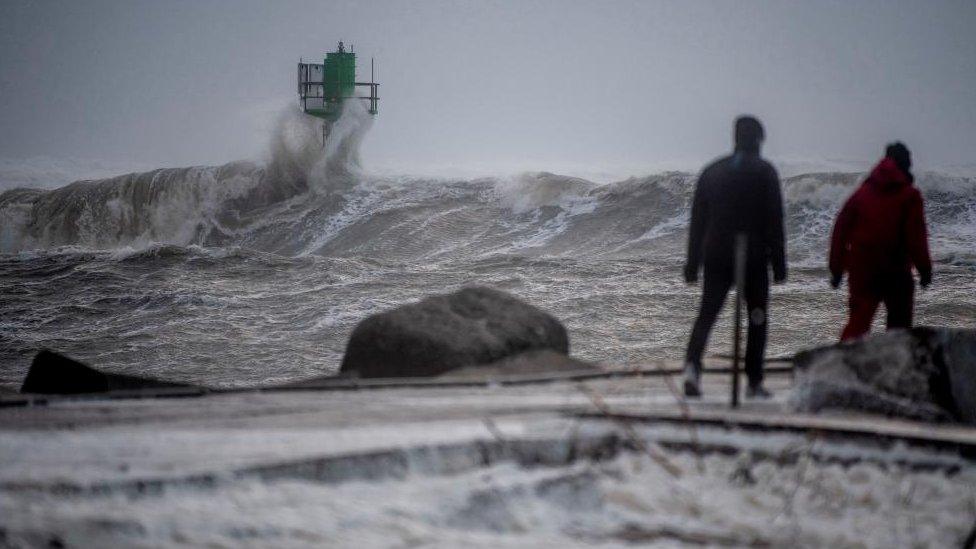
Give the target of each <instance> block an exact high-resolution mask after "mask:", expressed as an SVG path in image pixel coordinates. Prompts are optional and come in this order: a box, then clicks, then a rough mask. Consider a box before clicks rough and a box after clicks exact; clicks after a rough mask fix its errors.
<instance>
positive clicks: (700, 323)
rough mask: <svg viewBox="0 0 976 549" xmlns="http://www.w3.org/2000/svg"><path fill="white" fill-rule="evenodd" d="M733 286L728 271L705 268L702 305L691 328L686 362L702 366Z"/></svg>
mask: <svg viewBox="0 0 976 549" xmlns="http://www.w3.org/2000/svg"><path fill="white" fill-rule="evenodd" d="M731 286H732V277H731V276H728V274H727V273H724V272H721V271H719V270H707V269H706V270H705V273H704V282H703V284H702V297H701V306H700V307H699V310H698V318H696V319H695V324H694V326H693V327H692V329H691V338H690V339H689V341H688V349H687V351H686V352H685V362H686V363H690V364H694V365H695V366H698V367H700V366H701V358H702V354H703V353H704V352H705V345H706V344H707V343H708V335H709V333H710V332H711V331H712V326H713V325H714V324H715V319H716V318H717V317H718V313H719V312H720V311H721V310H722V305H723V304H724V303H725V296H726V295H727V294H728V293H729V288H730V287H731Z"/></svg>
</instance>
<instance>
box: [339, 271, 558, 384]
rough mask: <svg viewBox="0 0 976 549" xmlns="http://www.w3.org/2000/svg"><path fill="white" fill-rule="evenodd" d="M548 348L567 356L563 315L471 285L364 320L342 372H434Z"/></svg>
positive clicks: (371, 374) (383, 374)
mask: <svg viewBox="0 0 976 549" xmlns="http://www.w3.org/2000/svg"><path fill="white" fill-rule="evenodd" d="M545 349H548V350H552V351H555V352H556V353H559V354H561V355H566V354H568V353H569V336H568V335H567V334H566V328H564V327H563V325H562V324H561V323H560V322H559V321H558V320H556V319H555V318H554V317H552V316H551V315H549V314H547V313H545V312H543V311H541V310H539V309H537V308H535V307H533V306H531V305H529V304H527V303H525V302H523V301H521V300H519V299H517V298H515V297H513V296H511V295H509V294H506V293H504V292H500V291H497V290H493V289H490V288H485V287H468V288H464V289H462V290H460V291H458V292H455V293H452V294H447V295H438V296H432V297H428V298H427V299H424V300H423V301H420V302H418V303H413V304H409V305H404V306H401V307H397V308H396V309H393V310H390V311H386V312H382V313H378V314H375V315H372V316H370V317H368V318H366V319H365V320H363V321H362V322H360V323H359V325H358V326H356V328H355V330H353V333H352V336H350V338H349V343H348V345H347V346H346V354H345V356H344V357H343V359H342V366H341V368H340V372H342V373H346V374H354V375H359V376H360V377H364V378H366V377H422V376H436V375H440V374H443V373H445V372H448V371H451V370H455V369H458V368H462V367H465V366H476V365H484V364H490V363H492V362H496V361H499V360H502V359H507V358H511V357H514V356H515V355H518V354H519V353H523V352H526V351H537V350H545Z"/></svg>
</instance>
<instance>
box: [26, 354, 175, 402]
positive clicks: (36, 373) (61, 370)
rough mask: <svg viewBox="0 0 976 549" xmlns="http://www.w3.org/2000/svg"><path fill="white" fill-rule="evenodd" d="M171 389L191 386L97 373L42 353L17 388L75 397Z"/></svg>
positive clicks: (31, 391)
mask: <svg viewBox="0 0 976 549" xmlns="http://www.w3.org/2000/svg"><path fill="white" fill-rule="evenodd" d="M172 387H191V386H190V385H185V384H182V383H172V382H168V381H159V380H157V379H149V378H143V377H136V376H127V375H122V374H111V373H104V372H99V371H98V370H96V369H94V368H91V367H89V366H87V365H85V364H82V363H81V362H78V361H77V360H72V359H70V358H68V357H66V356H64V355H60V354H58V353H55V352H53V351H48V350H47V349H45V350H43V351H41V352H39V353H37V356H35V357H34V361H33V362H32V363H31V367H30V370H28V371H27V377H26V378H24V383H23V385H21V387H20V392H21V393H34V394H45V395H76V394H83V393H105V392H108V391H118V390H131V389H159V388H172Z"/></svg>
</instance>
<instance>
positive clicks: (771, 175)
mask: <svg viewBox="0 0 976 549" xmlns="http://www.w3.org/2000/svg"><path fill="white" fill-rule="evenodd" d="M764 138H765V134H764V131H763V127H762V124H760V123H759V121H758V120H756V119H755V118H753V117H751V116H742V117H740V118H738V119H737V120H736V121H735V151H734V152H733V154H732V155H730V156H726V157H724V158H720V159H718V160H716V161H715V162H713V163H712V164H710V165H709V166H707V167H706V168H705V170H704V171H703V172H702V174H701V176H700V177H699V178H698V183H697V185H696V186H695V195H694V199H693V202H692V206H691V227H690V230H689V234H688V261H687V263H686V264H685V268H684V276H685V281H686V282H688V283H689V284H691V283H694V282H697V281H698V271H699V269H700V268H702V267H704V269H703V270H704V283H703V289H702V299H701V309H700V310H699V312H698V318H697V319H696V320H695V325H694V327H693V328H692V330H691V338H690V341H689V342H688V350H687V353H686V354H685V383H684V390H685V395H686V396H690V397H697V396H700V395H701V386H700V380H701V358H702V353H703V352H704V350H705V344H706V343H707V341H708V334H709V332H710V331H711V329H712V325H713V324H714V323H715V319H716V317H717V316H718V313H719V311H721V310H722V305H723V304H724V303H725V297H726V295H727V294H728V292H729V289H731V288H732V286H733V284H734V282H735V273H734V271H735V237H736V235H737V234H744V235H745V236H746V242H747V248H746V281H745V288H744V296H745V301H746V305H747V308H748V318H749V334H748V339H747V343H746V375H747V376H748V378H749V385H748V387H747V389H746V396H747V397H750V398H754V397H760V398H767V397H769V396H770V395H769V393H768V392H767V391H766V390H765V389H764V388H763V386H762V380H763V355H764V354H765V350H766V329H767V328H766V327H767V321H768V319H767V315H766V307H767V304H768V302H769V267H770V264H771V265H772V270H773V280H774V281H775V282H777V283H779V282H783V281H785V280H786V246H785V238H784V232H783V199H782V195H781V192H780V184H779V176H778V175H777V173H776V170H775V168H773V166H772V165H771V164H770V163H769V162H766V161H765V160H763V159H762V158H761V157H760V156H759V148H760V146H761V144H762V142H763V140H764Z"/></svg>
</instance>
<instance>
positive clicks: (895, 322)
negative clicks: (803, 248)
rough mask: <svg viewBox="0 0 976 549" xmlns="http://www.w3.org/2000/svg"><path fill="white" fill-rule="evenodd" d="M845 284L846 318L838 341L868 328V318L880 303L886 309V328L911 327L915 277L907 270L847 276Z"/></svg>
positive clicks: (856, 334)
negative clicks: (847, 313) (847, 307)
mask: <svg viewBox="0 0 976 549" xmlns="http://www.w3.org/2000/svg"><path fill="white" fill-rule="evenodd" d="M849 287H850V294H849V296H848V305H849V306H850V317H849V318H848V320H847V326H845V327H844V332H843V333H842V334H841V336H840V339H841V341H847V340H849V339H856V338H858V337H861V336H863V335H864V334H866V333H868V332H869V331H871V321H872V320H874V313H875V311H877V310H878V305H880V304H881V303H884V305H885V309H887V311H888V319H887V326H888V329H889V330H890V329H892V328H911V327H912V308H913V306H914V297H915V280H914V279H913V278H912V274H911V272H908V273H895V274H884V275H873V276H851V277H850V279H849Z"/></svg>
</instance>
